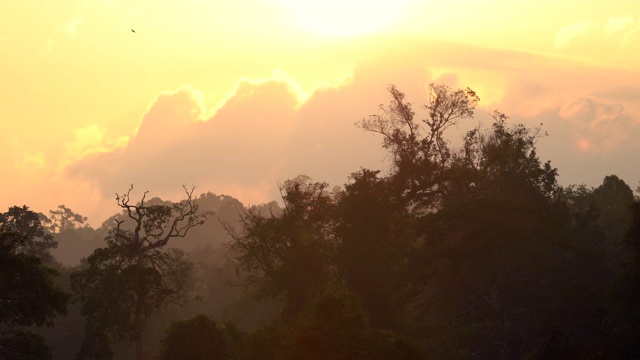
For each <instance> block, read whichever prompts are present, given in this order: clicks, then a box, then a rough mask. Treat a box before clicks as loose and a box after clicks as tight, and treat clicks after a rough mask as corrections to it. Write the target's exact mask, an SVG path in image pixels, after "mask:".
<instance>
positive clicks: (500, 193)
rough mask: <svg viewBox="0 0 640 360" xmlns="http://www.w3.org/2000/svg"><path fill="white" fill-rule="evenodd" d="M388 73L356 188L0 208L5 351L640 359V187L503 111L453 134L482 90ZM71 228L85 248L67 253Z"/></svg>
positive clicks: (28, 354)
mask: <svg viewBox="0 0 640 360" xmlns="http://www.w3.org/2000/svg"><path fill="white" fill-rule="evenodd" d="M389 92H390V95H391V101H390V103H389V104H388V105H386V106H381V108H380V113H379V114H378V115H374V116H370V117H368V118H365V119H363V120H362V121H360V122H358V123H357V125H358V126H359V127H361V128H363V129H364V130H366V131H369V132H373V133H376V134H378V135H379V136H381V138H382V141H383V143H382V145H383V146H384V148H385V149H386V150H387V151H388V153H389V158H390V167H389V169H386V172H384V173H382V172H381V171H379V170H371V169H360V170H358V171H356V172H354V173H352V174H351V175H350V177H349V182H348V183H347V184H345V185H344V188H332V189H330V188H329V185H328V184H326V183H324V182H314V181H313V180H312V179H310V178H308V177H306V176H299V177H297V178H295V179H292V180H287V181H285V182H284V183H282V184H281V186H280V188H281V193H282V205H281V206H280V205H278V204H276V203H272V204H267V205H262V206H254V207H248V208H246V207H244V206H243V205H242V204H240V203H239V202H238V201H237V200H235V199H233V198H230V197H225V196H217V195H214V194H211V193H208V194H203V195H202V196H200V197H196V196H194V195H193V189H187V188H185V192H186V199H185V200H183V201H180V202H176V203H171V202H165V201H162V200H160V199H157V198H153V199H146V195H147V193H144V194H143V195H142V196H140V197H139V200H137V201H136V200H135V199H134V198H133V197H132V196H131V194H132V193H131V191H132V189H129V190H128V192H126V193H124V194H122V195H119V196H118V198H117V200H116V201H117V205H118V206H119V207H120V209H121V210H122V211H121V212H120V213H119V214H116V215H115V216H114V217H112V218H111V219H109V220H108V221H107V222H105V224H104V225H103V226H102V227H101V228H99V229H92V228H90V227H88V226H86V225H85V222H86V218H84V217H82V216H80V215H78V214H75V213H73V211H71V210H70V209H68V208H66V207H64V206H60V207H59V208H58V209H56V210H52V211H51V212H50V214H49V216H44V215H42V214H35V213H33V212H32V211H30V210H28V208H26V207H22V208H19V207H13V208H11V209H9V211H8V212H7V213H4V214H0V239H1V243H0V250H1V254H0V256H1V257H2V261H0V266H2V267H3V271H2V273H0V289H1V290H2V291H1V292H0V305H1V306H0V354H1V355H2V358H7V359H14V358H15V359H28V358H34V359H47V358H52V357H56V358H73V357H74V356H75V357H76V358H77V359H112V358H134V357H135V358H137V359H143V358H147V359H150V358H155V359H161V360H169V359H243V360H249V359H504V360H509V359H523V360H524V359H594V360H595V359H638V358H640V306H639V304H640V199H638V198H637V197H635V198H634V194H633V191H632V190H631V188H630V187H629V186H628V185H627V184H626V183H625V182H624V181H623V180H621V179H620V178H618V177H617V176H615V175H611V176H607V177H605V179H604V181H603V183H602V185H600V186H598V187H596V188H588V187H586V186H584V185H572V186H567V187H563V186H560V185H559V184H558V182H557V177H558V171H557V169H555V168H554V167H552V166H551V163H550V162H543V161H541V160H540V159H539V157H538V155H537V152H536V146H537V142H538V140H539V139H541V138H542V137H544V136H546V134H544V133H543V132H542V130H541V129H540V128H529V127H526V126H524V125H522V124H512V123H511V122H510V121H509V119H508V118H507V116H506V115H504V114H501V113H499V112H494V113H493V114H492V115H493V123H492V124H491V126H490V127H481V126H478V127H476V128H474V129H473V130H471V131H468V132H467V133H466V135H465V136H464V139H463V142H462V145H460V146H452V145H451V144H450V143H449V142H448V141H447V140H446V134H447V130H448V129H449V128H451V127H452V126H454V125H456V124H457V123H458V122H460V121H466V120H468V119H470V118H472V117H473V115H474V110H475V107H476V104H477V102H478V101H479V98H478V96H477V95H476V94H475V93H474V92H473V91H472V90H471V89H468V88H467V89H464V90H453V89H450V88H448V87H446V86H444V85H434V84H432V85H430V87H429V89H428V96H429V98H428V104H427V105H425V106H424V113H425V115H424V118H418V116H417V115H416V113H415V112H414V110H413V108H412V105H411V104H410V103H408V102H406V101H405V98H404V94H403V93H402V92H401V91H399V90H398V89H396V88H395V87H393V86H392V87H391V88H390V89H389ZM638 191H639V192H640V189H639V190H638ZM213 213H215V215H213ZM215 216H217V217H218V220H219V221H206V222H205V220H207V217H208V218H209V219H211V218H214V217H215ZM103 239H104V240H106V243H105V241H104V240H103ZM98 240H100V241H101V242H100V243H98V242H97V241H98ZM56 241H57V242H59V243H60V244H61V247H63V246H68V245H64V244H65V242H67V243H69V244H70V243H84V244H85V248H84V250H83V251H86V254H85V255H83V256H78V255H76V256H75V258H72V257H71V258H70V260H71V261H75V262H76V263H75V264H68V263H67V264H65V265H62V264H60V263H57V262H56V260H55V259H54V257H53V256H52V255H51V253H50V249H52V248H54V247H55V245H56ZM89 244H92V245H95V244H97V245H96V246H94V247H93V248H91V246H89ZM189 244H190V245H189ZM222 244H224V245H222ZM175 246H178V247H179V249H178V248H176V247H175ZM96 247H97V248H96ZM74 248H76V249H77V248H79V247H75V246H74ZM89 248H91V249H89ZM89 250H91V251H93V252H92V253H91V251H89ZM52 252H53V251H52ZM54 254H55V253H54ZM81 257H82V258H83V260H82V261H81V262H80V264H77V262H78V261H79V260H80V258H81ZM69 265H73V266H69ZM56 275H61V276H57V277H56ZM24 279H30V280H29V281H28V282H25V281H23V280H24ZM25 300H28V301H25ZM65 314H67V316H66V317H62V316H63V315H65ZM56 316H58V317H57V318H56ZM47 325H48V326H51V328H50V329H46V328H45V329H42V328H35V326H40V327H42V326H47ZM143 335H144V336H143ZM132 344H135V346H132ZM52 348H53V350H52ZM134 349H135V351H134Z"/></svg>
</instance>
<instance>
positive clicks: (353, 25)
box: [281, 0, 411, 36]
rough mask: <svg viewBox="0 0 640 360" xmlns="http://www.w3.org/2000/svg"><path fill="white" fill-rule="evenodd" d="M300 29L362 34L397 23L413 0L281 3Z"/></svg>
mask: <svg viewBox="0 0 640 360" xmlns="http://www.w3.org/2000/svg"><path fill="white" fill-rule="evenodd" d="M281 1H282V2H283V3H284V5H285V6H286V8H287V9H289V10H290V12H291V16H292V17H293V21H294V23H295V25H296V27H298V28H299V29H301V30H303V31H308V32H311V33H315V34H319V35H325V36H353V35H363V34H367V33H371V32H375V31H378V30H381V29H383V28H385V27H388V26H390V25H393V24H394V23H396V22H397V21H398V20H399V19H400V18H401V17H402V16H403V15H404V13H405V12H406V10H407V8H408V5H409V3H410V2H411V0H374V1H364V0H325V1H318V0H309V1H300V0H281Z"/></svg>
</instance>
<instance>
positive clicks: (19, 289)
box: [0, 206, 69, 360]
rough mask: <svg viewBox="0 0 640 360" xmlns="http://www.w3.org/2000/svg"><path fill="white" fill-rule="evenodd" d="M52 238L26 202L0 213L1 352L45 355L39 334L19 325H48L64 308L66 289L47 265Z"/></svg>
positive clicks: (3, 355)
mask: <svg viewBox="0 0 640 360" xmlns="http://www.w3.org/2000/svg"><path fill="white" fill-rule="evenodd" d="M55 245H56V243H55V241H54V240H53V238H52V237H51V235H50V234H48V233H47V232H46V231H45V229H44V227H43V226H42V224H41V222H40V219H39V216H38V214H36V213H35V212H33V211H31V210H29V209H28V208H27V207H26V206H23V207H17V206H14V207H11V208H10V209H9V211H7V212H5V213H1V214H0V357H1V358H2V359H7V360H13V359H16V360H17V359H27V358H38V359H49V358H51V351H50V349H49V348H48V346H47V345H46V343H45V342H44V339H43V338H42V337H41V336H40V335H36V334H33V333H31V332H28V331H25V330H24V329H21V328H22V327H26V326H52V325H53V319H54V318H55V317H56V316H58V315H64V314H66V311H67V303H68V302H69V294H67V293H65V292H64V291H63V290H62V289H61V288H60V287H59V286H57V285H56V284H55V282H54V278H55V277H56V276H58V275H59V274H58V272H57V271H55V270H53V269H51V268H49V267H47V266H46V265H45V264H44V261H43V259H44V260H50V259H51V255H49V253H48V249H50V248H52V247H55Z"/></svg>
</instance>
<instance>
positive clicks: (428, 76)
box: [32, 44, 640, 215]
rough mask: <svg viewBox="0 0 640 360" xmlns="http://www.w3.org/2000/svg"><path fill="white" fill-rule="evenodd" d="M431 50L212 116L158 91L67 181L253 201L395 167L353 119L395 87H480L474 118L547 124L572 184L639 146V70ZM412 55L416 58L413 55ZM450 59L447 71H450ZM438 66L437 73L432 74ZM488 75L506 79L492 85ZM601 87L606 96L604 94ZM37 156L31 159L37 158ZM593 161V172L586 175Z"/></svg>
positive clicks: (278, 90)
mask: <svg viewBox="0 0 640 360" xmlns="http://www.w3.org/2000/svg"><path fill="white" fill-rule="evenodd" d="M414 45H415V44H414ZM418 45H420V44H418ZM432 45H433V44H426V45H425V44H423V45H420V46H423V47H424V52H421V51H419V50H416V47H415V46H414V47H413V48H412V50H411V52H408V50H407V51H403V50H406V49H403V48H402V47H399V48H398V55H397V56H392V55H380V56H378V57H372V58H369V59H365V60H363V61H361V63H360V65H359V66H358V67H356V69H355V71H354V74H353V76H352V78H351V80H350V81H348V82H344V83H343V84H342V85H341V86H336V87H326V88H320V89H317V90H316V91H315V92H314V93H312V94H311V95H310V96H309V97H308V99H306V101H304V102H300V101H301V99H302V98H304V97H303V96H301V94H300V92H299V87H298V86H297V84H295V83H294V82H292V80H290V79H289V80H288V79H287V78H286V77H282V76H280V77H276V78H274V79H265V80H261V81H249V80H246V79H245V80H241V81H239V82H238V83H237V84H236V87H235V89H233V90H232V91H231V92H230V96H229V97H228V98H227V100H226V102H225V103H224V104H222V105H221V106H220V107H219V108H218V109H216V111H215V113H214V114H210V112H211V111H213V110H209V109H213V107H212V106H211V104H208V103H207V99H204V98H203V96H202V94H200V92H199V91H198V90H197V89H193V88H191V87H189V86H184V87H182V88H180V89H178V90H176V91H174V92H168V93H163V94H160V95H158V97H157V98H156V99H155V100H154V101H152V102H151V104H150V106H149V108H148V110H147V112H146V114H145V115H144V116H143V117H142V119H141V121H140V125H139V127H138V129H137V131H136V132H135V133H134V134H131V135H130V139H129V140H128V143H127V142H126V141H125V140H126V139H125V138H122V137H121V138H120V140H119V141H111V144H112V147H111V148H110V150H108V151H106V150H105V149H106V148H105V146H102V147H101V148H99V149H100V151H95V152H87V151H84V152H83V155H82V157H81V159H79V160H77V161H74V162H73V163H72V164H70V165H68V166H67V167H66V169H65V174H66V175H67V176H68V177H70V179H75V180H74V181H86V182H88V183H90V184H94V185H95V186H97V189H98V190H99V191H100V193H102V194H104V195H103V196H108V195H106V194H112V193H113V192H116V191H122V190H124V189H126V187H127V186H128V184H130V183H135V184H136V185H137V186H140V187H141V189H140V190H141V191H142V190H143V189H149V190H152V192H153V193H154V195H158V196H163V197H169V196H172V195H176V196H179V194H180V186H181V185H182V184H187V185H191V184H193V185H197V186H198V187H199V189H200V190H201V191H213V192H216V193H225V194H229V195H232V196H236V197H238V198H240V200H241V201H244V202H252V203H256V202H263V201H268V200H272V199H276V198H278V191H277V182H278V181H279V180H285V179H287V178H292V177H295V176H296V175H299V174H306V175H309V176H311V177H312V178H314V179H316V180H324V181H328V182H330V183H331V184H332V185H342V184H344V183H345V182H346V181H347V176H348V175H349V174H350V173H351V172H353V171H357V170H358V169H359V168H360V167H370V168H375V169H385V168H386V166H387V162H386V157H385V156H386V155H385V153H384V151H383V150H382V149H381V147H380V142H381V141H380V140H381V139H380V138H379V137H377V136H376V135H374V134H370V133H366V132H364V131H362V130H361V129H359V128H357V127H355V126H354V123H355V122H356V121H358V120H360V119H361V118H363V117H365V116H368V115H370V114H373V113H377V112H378V105H379V104H383V103H386V102H387V101H388V96H387V95H388V94H387V92H386V88H387V87H388V85H389V84H391V83H395V84H396V85H397V86H398V87H399V88H400V89H402V90H403V91H405V92H406V93H407V97H408V99H409V101H412V102H413V103H414V109H416V112H417V113H418V115H417V116H421V115H422V114H424V112H421V106H422V105H423V104H424V101H425V96H424V88H425V87H426V85H427V84H428V83H429V82H431V81H437V82H445V83H447V84H450V85H452V86H466V85H473V84H468V82H478V83H479V82H482V84H484V87H483V91H484V94H483V93H480V97H481V98H482V97H483V96H484V95H486V96H487V97H494V98H496V99H498V100H497V101H496V103H492V104H490V107H481V108H479V109H478V111H477V114H478V119H481V120H482V119H483V121H484V122H485V124H487V122H488V121H489V120H488V117H487V116H486V114H487V113H488V112H490V111H491V110H493V108H498V109H500V110H501V111H503V112H505V113H507V114H509V115H510V116H511V117H512V119H513V121H514V122H524V123H526V124H527V125H530V126H536V125H539V124H540V123H544V129H546V130H548V131H549V132H550V137H549V138H547V139H544V140H542V141H541V142H540V145H539V146H540V153H541V155H542V157H543V158H544V159H551V160H552V161H553V162H554V164H555V165H556V166H559V167H560V173H561V179H565V180H569V182H572V181H595V182H597V181H600V180H601V178H602V177H603V176H604V175H606V174H607V171H608V170H607V169H609V168H611V166H610V165H611V164H616V163H619V162H620V161H619V160H620V159H621V158H628V155H625V154H631V153H632V151H637V150H638V149H637V144H636V141H635V140H634V139H636V138H637V136H638V135H640V132H639V130H638V121H639V119H640V116H639V114H638V112H637V111H636V110H637V109H635V108H633V106H631V107H629V106H630V104H631V105H632V104H633V101H632V100H631V99H633V96H632V94H635V93H637V92H638V91H639V88H638V87H637V85H634V84H633V83H632V81H630V80H629V76H630V74H633V75H635V74H636V73H633V72H632V73H629V72H628V71H626V70H620V71H617V72H616V71H610V72H608V77H606V78H605V77H603V76H601V75H600V74H599V73H598V72H597V71H594V69H593V68H591V67H590V66H589V65H585V64H581V63H575V64H574V66H573V67H569V66H568V65H567V61H568V60H563V59H559V58H548V57H545V56H541V55H536V54H528V53H521V52H510V51H504V50H496V51H493V50H486V49H477V48H473V47H465V46H451V45H443V44H439V46H440V48H437V47H436V46H432ZM436 45H438V44H436ZM443 49H448V50H450V51H448V52H447V51H442V50H443ZM409 53H411V54H416V55H415V56H413V57H408V56H407V54H409ZM444 64H449V66H448V67H447V68H446V69H445V68H443V67H442V66H443V65H444ZM567 68H570V69H571V70H569V71H567V70H566V69H567ZM434 69H439V70H438V74H439V75H438V77H436V78H434V75H433V74H434V73H435V71H434ZM443 69H444V70H443ZM491 78H495V79H503V80H502V81H499V82H496V83H495V84H492V82H491ZM470 80H471V81H470ZM504 84H506V85H504ZM598 89H599V90H600V91H601V92H602V91H604V92H605V93H606V96H604V95H603V94H602V93H600V94H597V93H596V90H598ZM603 89H604V90H603ZM481 105H482V101H481ZM630 109H631V110H630ZM475 124H477V121H474V122H472V123H469V124H466V125H465V124H461V125H460V127H459V128H458V130H457V133H456V134H452V136H453V137H454V138H458V137H459V136H461V133H462V132H463V131H464V129H466V128H469V127H470V126H473V125H475ZM78 134H85V135H84V137H86V142H85V143H90V142H91V141H96V142H100V141H101V139H102V138H103V137H104V136H103V135H104V134H103V133H102V130H100V129H95V128H92V127H89V128H87V129H84V130H82V131H80V132H79V133H78ZM78 134H76V136H77V137H79V138H83V136H79V135H78ZM85 143H83V142H82V141H80V140H77V141H76V143H75V145H73V146H75V147H77V148H78V149H84V147H83V146H84V144H85ZM103 143H104V141H103ZM116 143H117V144H118V146H115V145H114V144H116ZM73 146H71V145H70V147H73ZM76 152H80V150H78V151H76ZM611 158H615V159H616V160H615V161H612V160H611ZM38 161H40V160H38V158H37V157H34V160H33V161H32V163H35V164H37V163H38ZM596 162H597V163H600V162H602V163H603V167H602V169H603V170H602V171H605V173H597V174H596V172H595V171H593V169H594V168H593V167H592V165H590V164H595V163H596ZM605 163H606V164H605ZM619 165H620V166H621V168H620V170H619V171H615V169H614V170H612V171H613V172H614V173H619V174H621V176H623V175H624V174H622V173H623V170H622V167H624V168H625V170H624V171H626V174H633V176H636V177H637V176H638V175H640V169H634V168H633V166H626V165H628V164H625V165H622V164H619ZM590 166H591V167H592V168H591V173H592V174H591V175H589V176H584V173H583V171H585V169H588V168H589V167H590ZM625 166H626V167H625ZM574 179H577V180H574ZM628 181H630V182H631V183H633V182H635V181H637V179H634V178H631V179H629V180H628ZM104 215H106V214H104Z"/></svg>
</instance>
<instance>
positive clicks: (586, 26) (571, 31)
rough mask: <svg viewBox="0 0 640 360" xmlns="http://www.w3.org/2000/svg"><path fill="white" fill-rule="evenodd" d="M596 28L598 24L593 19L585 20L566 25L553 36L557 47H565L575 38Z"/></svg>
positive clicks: (584, 35)
mask: <svg viewBox="0 0 640 360" xmlns="http://www.w3.org/2000/svg"><path fill="white" fill-rule="evenodd" d="M597 28H598V24H597V23H596V22H594V21H585V22H579V23H574V24H570V25H567V26H565V27H563V28H562V29H560V30H558V32H557V33H556V38H555V45H556V47H557V48H560V49H564V48H567V47H568V46H569V45H570V44H571V43H572V42H574V41H575V40H576V39H579V38H582V37H586V36H587V35H588V34H589V33H590V32H592V31H594V30H595V29H597Z"/></svg>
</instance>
